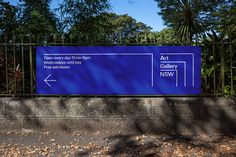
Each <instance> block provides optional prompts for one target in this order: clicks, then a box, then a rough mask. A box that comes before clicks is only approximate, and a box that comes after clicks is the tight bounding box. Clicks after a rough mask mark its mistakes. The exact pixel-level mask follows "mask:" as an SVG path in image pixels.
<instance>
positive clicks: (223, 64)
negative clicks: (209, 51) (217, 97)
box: [220, 40, 225, 94]
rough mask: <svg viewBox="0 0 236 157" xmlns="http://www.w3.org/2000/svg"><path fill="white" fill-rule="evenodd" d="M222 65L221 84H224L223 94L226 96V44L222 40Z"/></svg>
mask: <svg viewBox="0 0 236 157" xmlns="http://www.w3.org/2000/svg"><path fill="white" fill-rule="evenodd" d="M220 44H221V53H220V54H221V56H220V57H221V65H220V69H221V70H220V71H221V84H222V94H224V89H225V54H224V52H223V49H224V43H223V41H222V40H221V42H220Z"/></svg>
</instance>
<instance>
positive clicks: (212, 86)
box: [0, 35, 236, 97]
mask: <svg viewBox="0 0 236 157" xmlns="http://www.w3.org/2000/svg"><path fill="white" fill-rule="evenodd" d="M138 37H139V35H136V36H133V37H129V38H125V37H122V36H117V35H116V36H106V37H100V39H98V38H93V40H90V38H89V37H88V36H80V37H76V36H72V35H67V36H65V35H62V36H60V37H59V36H56V35H48V36H42V37H34V36H29V35H26V36H23V35H19V36H13V37H12V38H11V39H8V40H5V41H4V40H2V41H1V42H0V72H1V75H0V78H1V82H0V96H22V97H33V96H43V95H36V94H35V93H36V90H35V88H36V78H35V75H36V46H99V45H100V46H120V45H126V46H129V45H130V46H132V45H136V46H138V45H139V46H148V45H150V46H151V45H153V46H166V45H168V46H172V45H173V46H183V45H198V46H201V48H202V66H201V77H202V81H201V83H202V95H203V96H235V91H236V52H235V51H236V43H234V42H229V41H218V42H214V41H211V42H210V41H208V42H201V43H191V44H190V43H182V42H178V41H176V42H175V43H172V42H168V43H165V42H164V40H165V39H163V40H162V41H160V40H158V39H155V38H154V37H147V36H146V35H143V39H139V38H138ZM73 96H76V95H73Z"/></svg>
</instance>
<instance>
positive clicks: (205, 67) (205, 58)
mask: <svg viewBox="0 0 236 157" xmlns="http://www.w3.org/2000/svg"><path fill="white" fill-rule="evenodd" d="M203 55H204V60H205V62H204V70H205V76H204V82H205V87H204V88H205V94H207V73H206V69H207V57H206V47H204V51H203Z"/></svg>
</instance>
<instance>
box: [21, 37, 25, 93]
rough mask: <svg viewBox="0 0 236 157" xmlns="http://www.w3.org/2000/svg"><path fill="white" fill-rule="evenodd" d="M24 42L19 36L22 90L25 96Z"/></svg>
mask: <svg viewBox="0 0 236 157" xmlns="http://www.w3.org/2000/svg"><path fill="white" fill-rule="evenodd" d="M23 43H24V40H23V36H22V35H21V44H22V46H21V59H22V60H21V61H22V62H21V64H22V89H23V94H25V59H24V46H23Z"/></svg>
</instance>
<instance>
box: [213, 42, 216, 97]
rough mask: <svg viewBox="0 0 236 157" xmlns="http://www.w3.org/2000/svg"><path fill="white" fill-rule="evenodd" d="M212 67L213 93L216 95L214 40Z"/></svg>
mask: <svg viewBox="0 0 236 157" xmlns="http://www.w3.org/2000/svg"><path fill="white" fill-rule="evenodd" d="M213 67H214V74H213V75H214V76H213V86H214V87H213V90H214V91H213V92H214V94H216V52H215V40H214V39H213Z"/></svg>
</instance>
